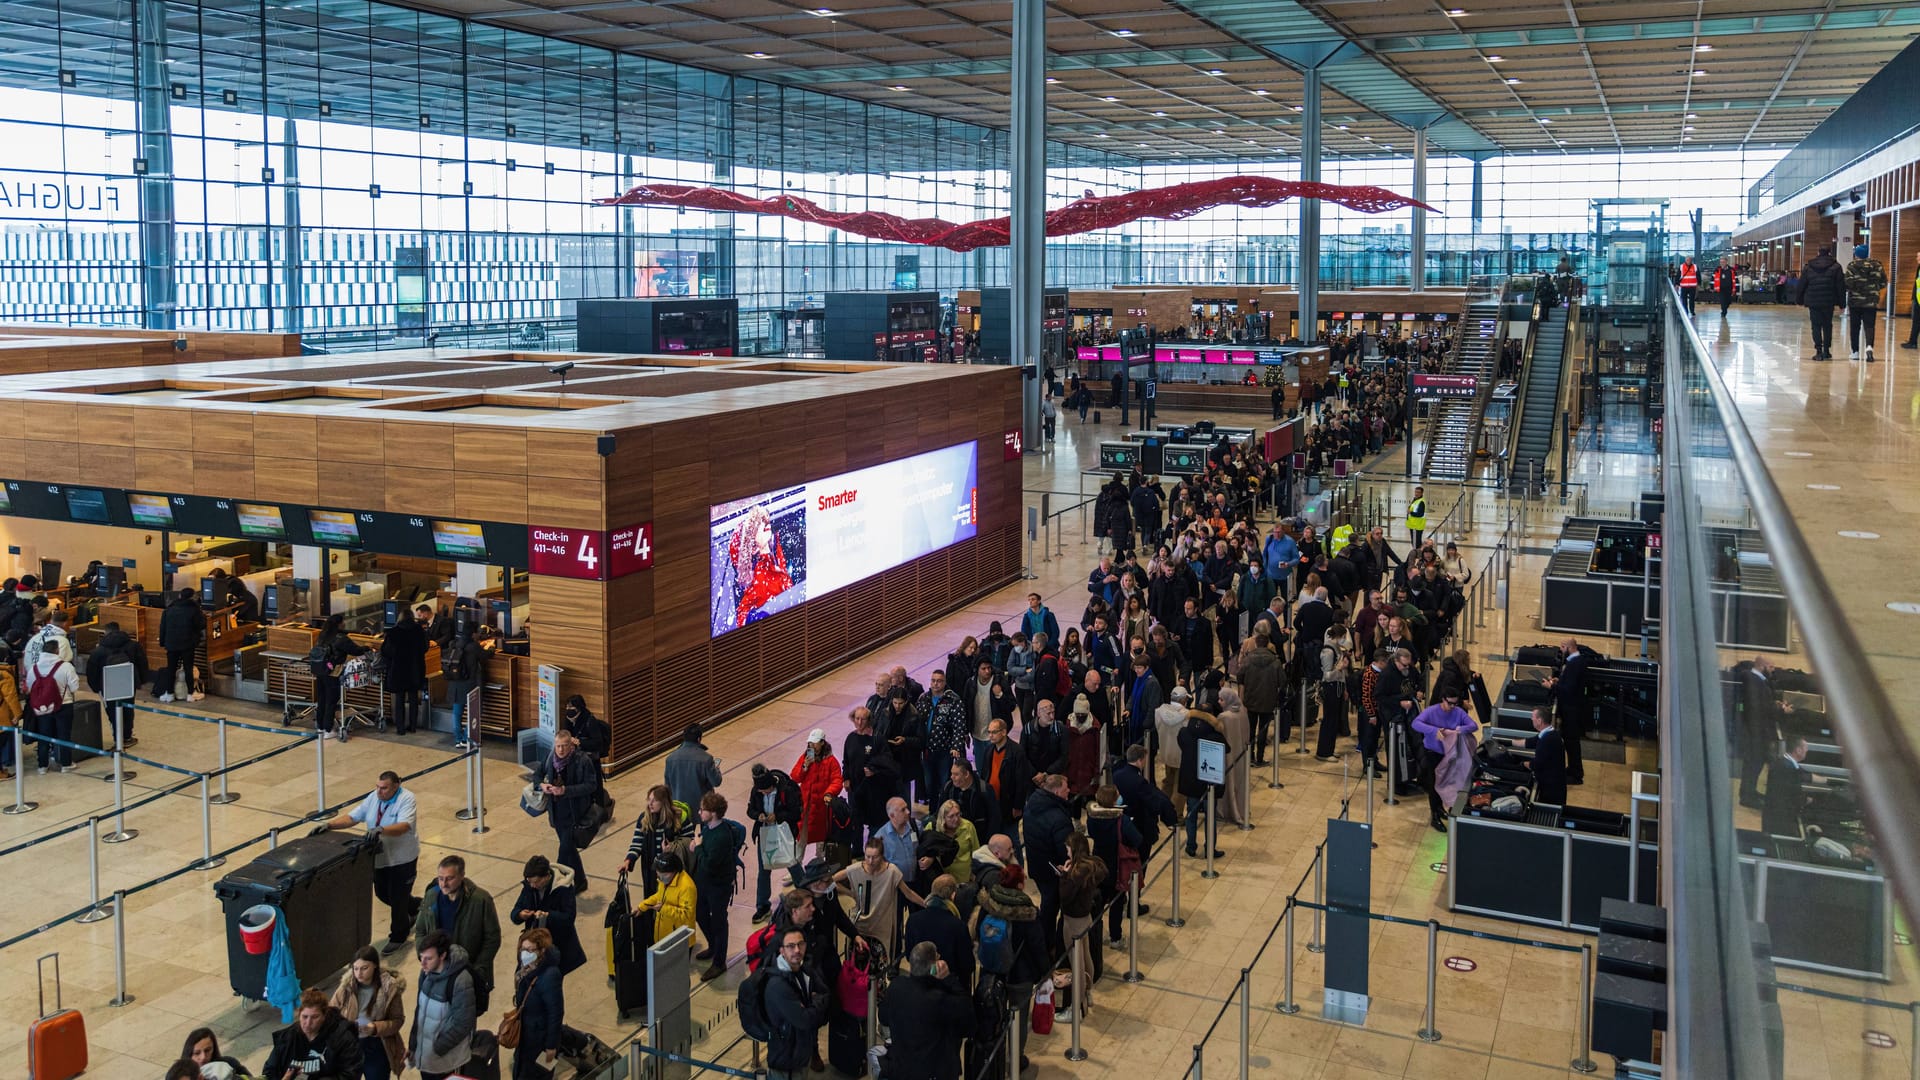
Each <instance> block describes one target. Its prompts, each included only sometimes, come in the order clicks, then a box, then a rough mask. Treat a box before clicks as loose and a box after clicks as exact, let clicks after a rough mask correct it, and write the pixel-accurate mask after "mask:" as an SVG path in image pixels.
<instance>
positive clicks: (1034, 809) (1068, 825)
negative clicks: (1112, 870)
mask: <svg viewBox="0 0 1920 1080" xmlns="http://www.w3.org/2000/svg"><path fill="white" fill-rule="evenodd" d="M1021 831H1022V832H1023V833H1025V834H1026V839H1027V874H1028V876H1030V877H1032V878H1033V883H1034V885H1035V886H1037V887H1038V888H1039V890H1040V929H1041V930H1042V931H1043V932H1044V933H1045V934H1046V938H1045V941H1046V949H1047V955H1048V956H1053V955H1056V954H1057V953H1058V952H1059V951H1060V941H1059V926H1058V923H1059V921H1060V867H1061V866H1063V865H1065V864H1066V861H1067V837H1068V836H1071V835H1072V834H1073V807H1072V806H1071V805H1070V804H1069V803H1068V802H1067V778H1066V777H1064V776H1062V775H1060V774H1059V773H1048V774H1047V775H1045V776H1043V777H1042V778H1041V779H1040V782H1039V785H1038V786H1037V787H1035V789H1034V792H1033V794H1032V795H1029V796H1027V811H1026V822H1025V825H1024V826H1023V827H1022V829H1021Z"/></svg>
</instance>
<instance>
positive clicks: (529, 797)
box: [520, 784, 547, 817]
mask: <svg viewBox="0 0 1920 1080" xmlns="http://www.w3.org/2000/svg"><path fill="white" fill-rule="evenodd" d="M520 809H522V810H524V811H526V812H527V816H528V817H539V816H540V815H541V814H544V813H546V812H547V793H546V792H544V791H541V790H540V788H539V787H538V786H536V785H534V784H528V785H527V786H526V787H523V788H521V789H520Z"/></svg>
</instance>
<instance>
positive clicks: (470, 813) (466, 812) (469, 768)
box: [453, 721, 480, 821]
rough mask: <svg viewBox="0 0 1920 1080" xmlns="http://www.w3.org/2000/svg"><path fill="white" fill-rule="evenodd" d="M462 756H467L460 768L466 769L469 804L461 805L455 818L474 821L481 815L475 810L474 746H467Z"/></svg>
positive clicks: (455, 813)
mask: <svg viewBox="0 0 1920 1080" xmlns="http://www.w3.org/2000/svg"><path fill="white" fill-rule="evenodd" d="M463 722H464V721H463ZM462 756H464V757H465V758H466V760H465V761H463V762H461V764H460V768H461V769H462V770H463V771H464V773H465V776H464V777H463V779H465V781H466V788H467V791H466V795H467V805H465V806H463V807H461V808H460V809H458V810H455V811H454V812H453V816H454V818H455V820H458V821H472V820H473V819H474V818H476V817H479V816H480V815H479V814H478V813H477V812H476V811H475V810H474V800H473V764H474V756H473V748H472V747H471V746H469V747H468V748H467V749H466V750H465V751H464V753H463V755H462Z"/></svg>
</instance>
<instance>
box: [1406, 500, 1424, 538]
mask: <svg viewBox="0 0 1920 1080" xmlns="http://www.w3.org/2000/svg"><path fill="white" fill-rule="evenodd" d="M1407 528H1408V529H1412V530H1416V531H1419V532H1425V531H1426V529H1427V500H1426V499H1424V498H1421V499H1415V500H1413V501H1412V502H1410V503H1408V504H1407Z"/></svg>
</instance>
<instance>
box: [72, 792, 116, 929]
mask: <svg viewBox="0 0 1920 1080" xmlns="http://www.w3.org/2000/svg"><path fill="white" fill-rule="evenodd" d="M87 895H88V896H90V897H92V898H93V910H92V911H89V912H87V913H86V914H85V915H82V916H80V917H79V918H78V919H75V920H74V921H75V922H81V923H97V922H99V921H100V920H101V919H104V918H107V917H108V916H110V915H112V914H113V905H111V904H106V903H102V902H101V900H100V819H99V818H97V817H94V818H88V819H87Z"/></svg>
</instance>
